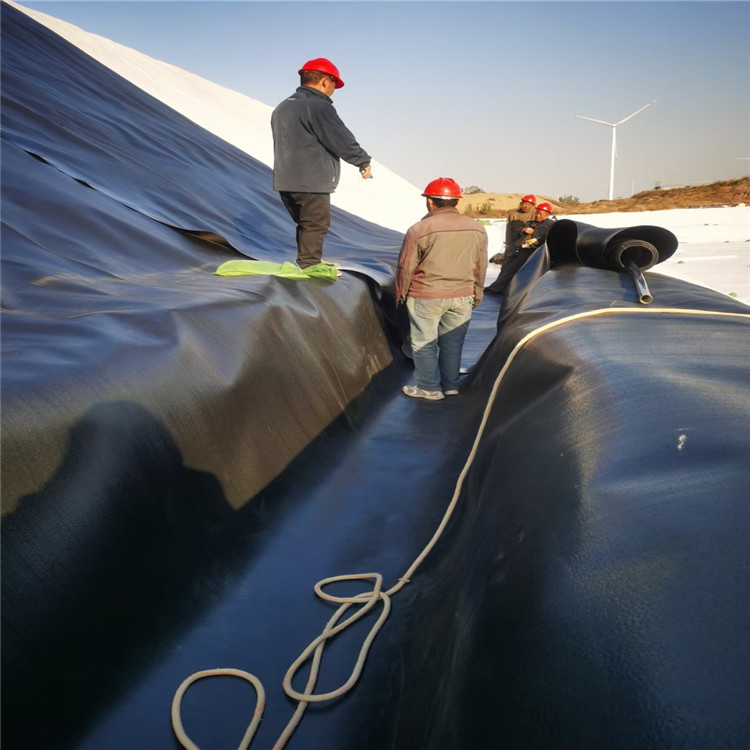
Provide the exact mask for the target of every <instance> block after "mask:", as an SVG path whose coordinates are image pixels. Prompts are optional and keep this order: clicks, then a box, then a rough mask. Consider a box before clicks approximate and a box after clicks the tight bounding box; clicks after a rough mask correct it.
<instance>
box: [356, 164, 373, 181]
mask: <svg viewBox="0 0 750 750" xmlns="http://www.w3.org/2000/svg"><path fill="white" fill-rule="evenodd" d="M359 173H360V174H361V175H362V179H363V180H371V179H372V164H368V165H367V166H366V167H360V168H359Z"/></svg>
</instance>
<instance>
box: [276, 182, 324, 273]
mask: <svg viewBox="0 0 750 750" xmlns="http://www.w3.org/2000/svg"><path fill="white" fill-rule="evenodd" d="M279 195H280V196H281V200H282V202H283V203H284V205H285V206H286V210H287V211H289V215H290V216H291V217H292V219H293V220H294V223H295V224H296V225H297V265H298V266H299V267H300V268H307V267H308V266H314V265H315V264H316V263H320V259H321V258H322V257H323V240H324V239H325V236H326V232H327V231H328V227H329V226H330V224H331V194H330V193H288V192H286V191H283V190H282V191H281V192H280V193H279Z"/></svg>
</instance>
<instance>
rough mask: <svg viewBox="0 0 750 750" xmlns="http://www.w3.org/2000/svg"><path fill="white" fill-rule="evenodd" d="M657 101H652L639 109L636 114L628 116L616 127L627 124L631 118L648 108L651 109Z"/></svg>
mask: <svg viewBox="0 0 750 750" xmlns="http://www.w3.org/2000/svg"><path fill="white" fill-rule="evenodd" d="M655 101H656V99H652V100H651V101H650V102H649V103H648V104H644V105H643V106H642V107H641V108H640V109H637V110H636V111H635V112H633V114H632V115H628V116H627V117H626V118H625V119H624V120H620V122H616V123H615V125H622V124H623V123H624V122H627V121H628V120H629V119H630V118H631V117H635V116H636V115H637V114H638V113H639V112H643V110H644V109H646V107H650V106H651V105H652V104H653V103H654V102H655Z"/></svg>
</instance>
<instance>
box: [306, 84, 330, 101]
mask: <svg viewBox="0 0 750 750" xmlns="http://www.w3.org/2000/svg"><path fill="white" fill-rule="evenodd" d="M297 92H298V93H299V92H301V93H303V94H306V95H310V96H319V97H320V98H321V99H325V100H326V101H327V102H332V101H333V99H331V97H330V96H328V95H327V94H324V93H323V92H322V91H318V89H314V88H312V87H311V86H299V87H297Z"/></svg>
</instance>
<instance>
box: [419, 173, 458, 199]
mask: <svg viewBox="0 0 750 750" xmlns="http://www.w3.org/2000/svg"><path fill="white" fill-rule="evenodd" d="M422 195H423V196H424V197H425V198H460V197H461V188H460V187H459V186H458V183H457V182H456V181H455V180H452V179H451V178H450V177H438V178H437V179H436V180H433V181H432V182H431V183H430V184H429V185H428V186H427V187H426V188H425V189H424V193H422Z"/></svg>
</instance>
